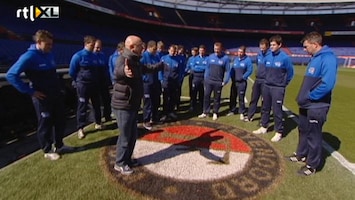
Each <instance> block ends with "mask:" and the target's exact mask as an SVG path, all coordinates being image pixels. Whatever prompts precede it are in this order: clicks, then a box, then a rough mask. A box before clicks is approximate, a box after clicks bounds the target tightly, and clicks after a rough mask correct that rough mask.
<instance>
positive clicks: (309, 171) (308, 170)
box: [297, 165, 316, 176]
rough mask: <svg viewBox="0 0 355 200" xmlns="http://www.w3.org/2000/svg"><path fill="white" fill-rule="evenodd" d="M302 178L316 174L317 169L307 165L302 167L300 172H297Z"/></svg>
mask: <svg viewBox="0 0 355 200" xmlns="http://www.w3.org/2000/svg"><path fill="white" fill-rule="evenodd" d="M297 173H298V174H299V175H300V176H311V175H312V174H315V173H316V169H314V168H312V167H311V166H309V165H305V166H303V167H301V169H300V170H298V172H297Z"/></svg>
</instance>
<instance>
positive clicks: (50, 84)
mask: <svg viewBox="0 0 355 200" xmlns="http://www.w3.org/2000/svg"><path fill="white" fill-rule="evenodd" d="M56 68H57V67H56V64H55V62H54V56H53V54H52V53H44V52H42V51H41V50H39V49H37V48H36V44H32V45H31V46H30V47H29V48H28V50H27V52H25V53H24V54H22V55H21V56H20V58H19V59H18V60H17V61H16V62H15V63H14V64H13V65H12V66H11V67H10V69H9V70H8V72H7V74H6V79H7V81H8V82H9V83H11V85H13V86H14V87H15V88H16V89H17V90H19V91H20V92H22V93H26V94H29V95H33V93H34V92H35V91H40V92H42V93H44V94H46V95H51V94H58V92H59V91H60V82H59V79H58V76H57V73H56ZM22 72H24V73H25V74H26V76H27V77H28V79H29V80H30V81H31V84H30V85H29V84H26V83H25V82H23V81H22V79H21V77H20V75H21V73H22Z"/></svg>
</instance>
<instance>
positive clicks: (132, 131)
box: [111, 35, 164, 175]
mask: <svg viewBox="0 0 355 200" xmlns="http://www.w3.org/2000/svg"><path fill="white" fill-rule="evenodd" d="M142 45H143V41H142V39H141V38H140V37H138V36H135V35H130V36H128V37H127V38H126V40H125V48H124V50H123V53H122V55H121V56H120V57H119V58H118V60H117V62H116V66H115V70H114V75H115V76H114V80H115V81H114V82H115V84H114V86H113V95H112V100H111V106H112V110H113V113H114V114H115V116H116V119H117V125H118V127H119V132H120V135H119V137H118V139H117V147H116V148H117V149H116V162H115V165H114V169H115V170H116V171H119V172H120V173H122V174H124V175H129V174H132V173H133V170H132V169H131V167H134V166H137V165H138V162H137V160H133V159H132V154H133V149H134V146H135V144H136V140H137V116H138V109H139V107H140V104H141V99H142V97H143V79H142V76H143V74H145V73H149V72H154V71H156V70H159V69H161V68H163V67H164V64H163V63H161V62H159V63H156V64H152V65H142V64H141V62H140V57H141V53H142V49H143V46H142Z"/></svg>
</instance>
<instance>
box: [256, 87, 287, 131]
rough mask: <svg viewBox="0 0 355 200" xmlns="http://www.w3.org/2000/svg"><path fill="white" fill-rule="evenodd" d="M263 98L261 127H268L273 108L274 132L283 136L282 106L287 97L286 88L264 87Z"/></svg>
mask: <svg viewBox="0 0 355 200" xmlns="http://www.w3.org/2000/svg"><path fill="white" fill-rule="evenodd" d="M262 96H263V105H262V108H261V126H262V127H264V128H267V127H268V125H269V119H270V112H271V107H272V112H273V114H274V123H275V126H274V130H275V131H276V132H278V133H281V134H282V133H283V130H284V126H283V121H282V118H283V116H282V105H283V101H284V96H285V88H284V87H275V86H268V85H264V88H263V93H262Z"/></svg>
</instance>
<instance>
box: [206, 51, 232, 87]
mask: <svg viewBox="0 0 355 200" xmlns="http://www.w3.org/2000/svg"><path fill="white" fill-rule="evenodd" d="M206 61H207V65H206V70H205V81H206V82H212V83H216V82H217V83H218V84H219V83H220V84H222V83H224V84H227V83H228V73H229V70H230V66H229V63H230V61H229V58H228V56H227V55H225V54H224V53H222V54H221V55H217V54H216V53H213V54H211V55H209V56H208V58H207V60H206ZM226 72H228V73H226Z"/></svg>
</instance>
